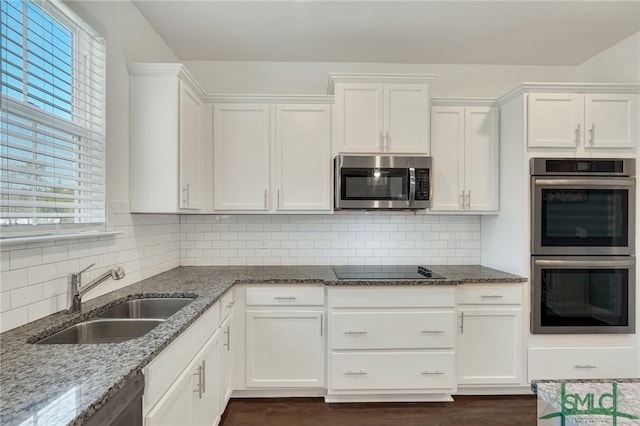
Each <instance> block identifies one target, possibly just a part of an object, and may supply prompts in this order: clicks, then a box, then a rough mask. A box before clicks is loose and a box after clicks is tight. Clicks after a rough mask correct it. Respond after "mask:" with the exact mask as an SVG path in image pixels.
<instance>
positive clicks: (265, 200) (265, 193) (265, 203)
mask: <svg viewBox="0 0 640 426" xmlns="http://www.w3.org/2000/svg"><path fill="white" fill-rule="evenodd" d="M264 208H265V209H266V208H267V190H266V189H265V190H264Z"/></svg>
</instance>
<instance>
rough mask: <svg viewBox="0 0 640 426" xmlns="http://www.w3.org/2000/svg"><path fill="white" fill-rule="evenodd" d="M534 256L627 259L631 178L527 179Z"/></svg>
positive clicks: (631, 246)
mask: <svg viewBox="0 0 640 426" xmlns="http://www.w3.org/2000/svg"><path fill="white" fill-rule="evenodd" d="M531 195H532V200H531V201H532V203H531V205H532V231H533V232H532V238H531V252H532V254H534V255H632V254H634V252H635V250H634V249H635V178H631V177H626V178H624V177H598V178H596V177H550V176H533V177H532V178H531Z"/></svg>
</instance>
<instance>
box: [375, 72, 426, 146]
mask: <svg viewBox="0 0 640 426" xmlns="http://www.w3.org/2000/svg"><path fill="white" fill-rule="evenodd" d="M427 87H428V86H427V85H426V84H406V83H404V84H402V83H398V84H384V85H383V90H384V100H383V106H384V119H383V127H384V135H383V136H384V151H386V152H392V153H409V154H428V153H429V91H428V89H427Z"/></svg>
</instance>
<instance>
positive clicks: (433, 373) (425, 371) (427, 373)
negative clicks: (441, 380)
mask: <svg viewBox="0 0 640 426" xmlns="http://www.w3.org/2000/svg"><path fill="white" fill-rule="evenodd" d="M420 374H423V375H425V376H427V375H428V376H432V375H440V374H444V371H438V370H435V371H429V370H424V371H423V372H422V373H420Z"/></svg>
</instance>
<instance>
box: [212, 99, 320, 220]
mask: <svg viewBox="0 0 640 426" xmlns="http://www.w3.org/2000/svg"><path fill="white" fill-rule="evenodd" d="M213 114H214V117H213V122H214V125H213V128H214V131H213V134H214V143H213V145H214V147H213V156H214V160H213V163H214V167H213V169H214V172H213V174H214V184H213V186H214V196H213V200H214V210H215V211H228V212H232V211H235V212H246V211H252V212H256V213H259V212H264V213H278V212H284V213H287V212H296V211H303V212H314V211H322V212H327V211H330V209H331V153H330V146H331V107H330V106H329V105H326V104H277V105H270V104H237V103H227V104H224V103H220V104H215V105H214V108H213Z"/></svg>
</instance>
